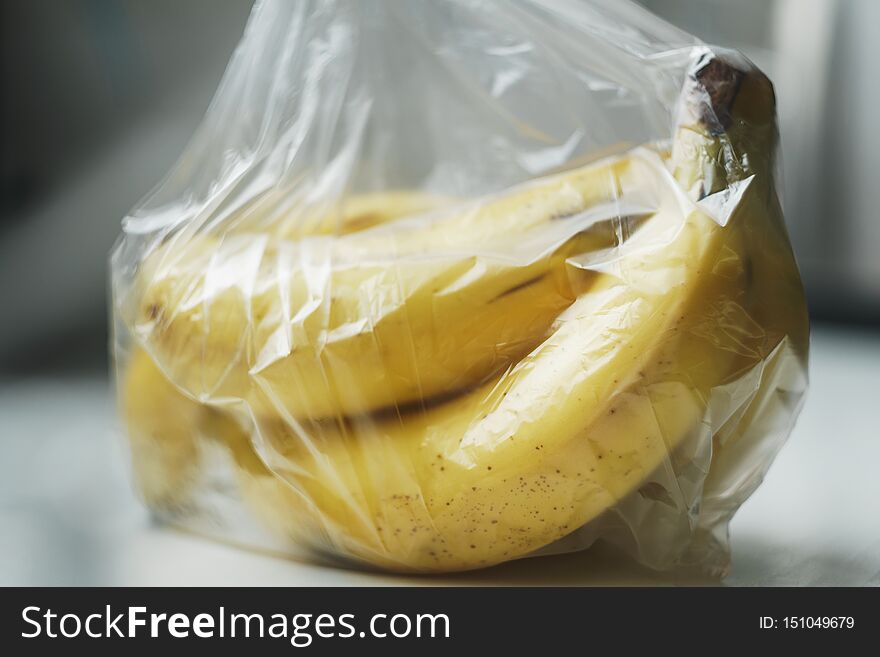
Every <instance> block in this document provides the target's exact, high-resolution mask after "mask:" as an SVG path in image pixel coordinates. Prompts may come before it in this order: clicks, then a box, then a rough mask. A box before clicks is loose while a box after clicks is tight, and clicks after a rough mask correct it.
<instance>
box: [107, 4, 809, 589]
mask: <svg viewBox="0 0 880 657" xmlns="http://www.w3.org/2000/svg"><path fill="white" fill-rule="evenodd" d="M776 147H777V131H776V119H775V100H774V95H773V89H772V85H771V84H770V82H769V81H768V80H767V79H766V77H764V76H763V74H761V73H760V72H759V71H757V70H756V69H755V68H754V67H753V66H752V65H751V64H750V63H749V62H747V61H746V60H745V59H744V58H742V57H741V56H739V55H737V54H736V53H732V52H727V51H722V50H719V49H710V48H708V47H706V46H704V45H702V44H700V43H699V42H697V41H696V40H695V39H694V38H693V37H690V36H688V35H686V34H684V33H682V32H680V31H678V30H677V29H675V28H673V27H671V26H670V25H668V24H666V23H664V22H662V21H660V20H659V19H657V18H656V17H654V16H652V15H651V14H649V13H647V12H646V11H644V10H642V9H641V8H639V7H638V6H636V5H634V4H628V3H626V2H622V1H615V2H611V1H610V0H607V1H584V0H578V1H577V2H575V1H573V0H570V1H567V0H524V1H523V2H517V3H508V2H491V1H482V2H476V1H471V0H447V1H446V2H435V1H434V0H430V1H429V0H414V1H410V2H405V3H404V2H394V1H377V2H357V1H355V0H337V1H324V0H322V1H321V2H318V1H306V0H301V1H299V2H282V1H273V0H269V1H266V2H261V3H258V5H257V6H256V8H255V9H254V12H253V16H252V17H251V20H250V22H249V24H248V26H247V29H246V31H245V34H244V37H243V40H242V42H241V45H240V46H239V48H238V50H237V51H236V53H235V55H234V57H233V59H232V62H231V64H230V66H229V69H228V71H227V73H226V75H225V77H224V79H223V82H222V84H221V86H220V89H219V90H218V92H217V95H216V97H215V99H214V101H213V103H212V105H211V107H210V109H209V111H208V113H207V116H206V118H205V120H204V123H203V125H202V126H201V127H200V129H199V130H198V132H197V133H196V135H195V137H194V138H193V140H192V141H191V143H190V144H189V145H188V146H187V147H186V149H185V150H184V153H183V156H182V157H181V159H180V161H179V162H178V164H177V165H176V166H175V168H174V169H173V170H172V171H171V173H170V175H169V176H168V177H167V178H166V180H165V181H164V182H163V183H162V184H161V185H160V186H159V187H158V188H157V189H156V190H155V191H154V192H153V193H152V194H151V195H150V196H149V197H148V198H147V199H146V200H145V201H143V202H142V203H141V204H140V205H139V206H138V207H137V208H135V209H134V210H133V211H132V212H131V214H130V215H129V216H127V217H126V218H125V219H124V221H123V235H122V237H121V239H120V241H119V243H118V244H117V246H116V248H115V250H114V253H113V256H112V273H113V285H112V292H113V325H114V335H115V355H116V363H117V379H118V389H119V404H120V408H121V414H122V418H123V421H124V425H125V430H126V434H127V437H128V441H129V444H130V447H131V450H130V452H131V459H132V466H133V471H134V475H135V479H136V483H137V486H138V488H139V490H140V492H141V494H142V496H143V498H144V499H145V501H146V503H147V504H148V505H149V507H150V508H151V509H152V510H153V511H154V512H155V513H156V514H157V515H159V516H160V517H162V518H165V519H167V520H168V521H170V522H172V523H174V524H176V525H180V526H184V527H187V528H190V529H194V530H196V531H199V532H203V533H207V534H210V535H213V536H216V537H221V538H224V539H227V540H231V541H234V542H238V543H243V544H247V545H252V546H261V547H264V548H265V547H271V548H272V549H281V550H283V551H285V552H286V553H287V554H291V555H298V556H307V557H311V558H316V559H317V558H333V559H344V560H348V561H352V562H355V563H360V564H362V565H366V566H371V567H378V568H382V569H390V570H395V571H414V572H430V571H436V572H442V571H456V570H465V569H471V568H479V567H483V566H488V565H492V564H496V563H500V562H503V561H507V560H511V559H517V558H520V557H525V556H531V555H540V554H548V553H554V552H563V551H572V550H578V549H582V548H585V547H587V546H589V545H591V544H592V543H593V542H594V541H596V540H599V539H603V540H605V541H608V542H610V543H613V544H615V545H617V546H620V548H621V549H623V550H625V551H627V552H629V553H630V554H631V555H633V556H634V557H635V559H637V560H638V561H639V562H641V563H644V564H646V565H648V566H650V567H653V568H659V569H668V568H677V567H685V566H698V567H700V568H702V569H705V570H707V571H709V572H713V573H723V572H724V570H725V568H726V566H727V563H728V547H727V544H728V542H727V526H728V522H729V520H730V518H731V517H732V515H733V513H734V512H735V511H736V509H737V508H738V507H739V505H740V504H741V503H742V502H743V501H744V500H745V499H746V498H747V497H748V496H749V494H750V493H751V492H752V491H753V490H754V489H755V487H756V486H757V485H758V484H759V483H760V481H761V479H762V477H763V475H764V473H765V472H766V470H767V468H768V467H769V465H770V462H771V461H772V459H773V457H774V455H775V454H776V452H777V451H778V450H779V448H780V447H781V445H782V443H783V441H784V440H785V439H786V437H787V435H788V433H789V431H790V429H791V427H792V424H793V422H794V420H795V417H796V415H797V413H798V410H799V408H800V405H801V401H802V398H803V395H804V392H805V389H806V379H807V376H806V371H807V368H806V361H807V343H808V323H807V316H806V309H805V303H804V298H803V293H802V288H801V283H800V278H799V275H798V271H797V268H796V265H795V262H794V258H793V255H792V252H791V249H790V246H789V241H788V238H787V235H786V232H785V228H784V223H783V218H782V214H781V210H780V206H779V202H778V200H777V193H776V190H775V179H774V156H775V151H776Z"/></svg>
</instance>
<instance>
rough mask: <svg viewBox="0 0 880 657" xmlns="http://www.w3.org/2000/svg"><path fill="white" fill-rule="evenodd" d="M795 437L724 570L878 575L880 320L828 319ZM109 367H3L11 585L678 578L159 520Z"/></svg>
mask: <svg viewBox="0 0 880 657" xmlns="http://www.w3.org/2000/svg"><path fill="white" fill-rule="evenodd" d="M811 378H812V385H811V389H810V392H809V397H808V400H807V404H806V406H805V408H804V411H803V413H802V415H801V418H800V421H799V422H798V426H797V428H796V429H795V431H794V434H793V435H792V437H791V439H790V441H789V443H788V444H787V445H786V447H785V448H784V449H783V450H782V452H781V453H780V455H779V457H778V458H777V460H776V463H775V464H774V465H773V467H772V468H771V470H770V473H769V474H768V476H767V479H766V481H765V482H764V484H763V485H762V486H761V488H759V489H758V491H757V492H756V493H755V494H754V495H753V496H752V498H751V499H750V500H749V501H748V502H747V503H746V504H745V505H744V506H743V508H742V509H741V511H740V512H739V514H738V515H737V516H736V518H735V519H734V521H733V524H732V526H731V534H732V545H733V567H732V572H731V574H730V576H729V577H727V578H726V579H725V580H724V581H723V583H724V584H727V585H869V586H878V585H880V470H878V464H880V429H878V422H877V420H878V419H880V390H878V388H880V333H874V334H871V333H866V332H857V331H848V330H842V329H832V328H825V327H822V328H817V329H815V330H814V333H813V347H812V363H811ZM115 422H116V420H115V411H114V408H113V400H112V398H111V396H110V393H109V386H108V383H107V381H106V380H104V379H101V378H97V377H92V378H75V377H68V378H58V379H49V378H35V379H28V380H16V381H12V380H6V381H0V585H31V584H33V585H166V584H167V585H256V586H263V585H327V586H331V585H361V584H363V585H389V584H390V585H402V584H426V583H427V584H437V585H446V584H499V585H507V584H511V585H532V584H546V585H568V584H573V585H581V584H648V585H651V584H674V583H697V584H702V583H708V584H712V583H717V582H714V581H711V580H684V579H682V578H681V577H675V576H669V575H664V574H658V573H653V572H650V571H647V570H645V569H643V568H640V567H638V566H636V565H634V564H632V563H630V562H629V561H627V560H626V559H624V558H622V557H618V556H616V555H614V554H613V553H611V552H609V550H608V549H607V548H605V549H593V550H590V551H587V552H585V553H580V554H573V555H564V556H559V557H545V558H541V559H524V560H521V561H518V562H514V563H509V564H505V565H502V566H498V567H495V568H492V569H488V570H484V571H479V572H475V573H470V574H467V575H456V576H450V577H431V578H424V577H422V578H412V577H397V576H388V575H377V574H371V573H362V572H355V571H349V570H342V569H336V568H331V567H322V566H314V565H310V564H305V563H299V562H296V561H291V560H286V559H281V558H278V557H274V556H270V555H266V554H259V553H254V552H247V551H243V550H240V549H237V548H235V547H232V546H227V545H223V544H220V543H215V542H211V541H209V540H205V539H201V538H198V537H195V536H190V535H187V534H184V533H181V532H178V531H175V530H171V529H168V528H164V527H160V526H156V525H154V524H152V523H151V522H150V520H149V518H148V516H147V514H146V512H145V511H144V510H143V509H142V507H141V506H140V504H139V503H138V501H137V500H136V498H135V496H134V494H133V493H132V491H131V488H130V485H129V482H128V474H127V471H126V465H125V463H124V458H123V450H122V447H121V444H120V442H119V438H118V433H117V429H116V428H115Z"/></svg>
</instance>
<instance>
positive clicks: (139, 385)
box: [118, 192, 450, 511]
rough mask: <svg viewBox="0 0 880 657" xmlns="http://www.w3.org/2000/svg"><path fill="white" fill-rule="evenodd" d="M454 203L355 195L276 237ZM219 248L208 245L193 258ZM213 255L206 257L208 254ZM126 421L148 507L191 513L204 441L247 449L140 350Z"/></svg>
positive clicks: (130, 371) (359, 225)
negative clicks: (341, 207)
mask: <svg viewBox="0 0 880 657" xmlns="http://www.w3.org/2000/svg"><path fill="white" fill-rule="evenodd" d="M448 202H450V201H449V200H448V199H443V198H440V197H437V196H431V195H427V194H420V193H416V192H384V193H374V194H365V195H356V196H353V197H351V198H350V199H348V200H347V201H346V204H345V208H344V210H343V212H341V213H338V214H331V213H324V214H322V215H315V216H313V217H312V218H311V219H310V220H308V221H302V222H293V223H292V225H289V226H288V225H286V224H282V225H281V226H277V225H275V226H272V228H273V229H274V231H275V233H274V234H275V235H276V236H278V235H281V234H284V235H285V236H287V237H293V236H295V235H297V236H300V237H302V236H306V235H330V234H351V233H354V232H357V231H359V230H364V229H365V228H368V227H371V226H377V225H380V224H383V223H388V222H391V221H393V220H395V219H398V218H400V217H403V216H406V215H409V214H412V213H417V212H424V211H427V210H430V209H433V208H436V207H439V206H441V205H443V204H444V203H448ZM261 205H262V207H261V208H260V209H259V211H258V212H252V213H250V214H249V215H248V216H247V217H246V221H243V222H241V223H240V224H237V225H236V228H239V229H240V228H241V226H242V224H245V225H247V226H249V227H251V228H253V226H254V223H255V218H254V217H255V216H256V217H258V218H259V219H260V221H261V222H262V223H261V225H264V226H265V224H266V223H267V221H266V219H267V215H268V214H269V213H268V211H267V209H266V207H265V206H266V205H267V203H266V202H265V201H264V202H263V203H262V204H261ZM208 246H211V247H215V246H216V244H215V243H214V242H211V241H209V240H208V239H206V240H203V241H200V242H197V243H196V246H195V247H193V250H194V251H195V250H199V249H203V248H204V249H207V247H208ZM205 252H206V253H207V251H205ZM155 266H156V262H155V259H153V260H151V261H148V262H147V263H145V265H144V273H143V274H142V277H143V278H145V279H147V280H149V279H150V278H152V277H153V276H154V275H155V274H156V272H155V269H154V268H155ZM118 396H119V399H120V400H121V415H122V420H123V423H124V425H125V427H126V430H127V435H128V438H129V449H130V451H131V463H132V467H133V471H134V477H135V481H136V484H137V488H138V490H139V491H140V492H141V494H142V495H143V497H144V500H145V501H146V502H147V504H148V506H150V507H151V508H153V509H155V510H160V511H163V510H167V511H171V510H173V509H176V508H180V507H182V506H185V505H186V504H187V503H188V501H189V493H190V492H191V491H192V489H193V488H194V486H195V485H196V483H197V482H198V479H199V474H200V465H201V452H202V451H203V445H204V444H205V442H204V441H205V440H206V439H210V440H219V441H220V442H222V443H229V444H241V443H242V441H246V440H247V437H246V434H243V433H242V430H241V428H240V427H239V425H238V424H237V423H236V422H234V421H233V420H231V419H230V418H229V417H228V416H227V415H226V414H223V413H221V412H220V411H218V410H216V409H213V408H211V407H210V406H207V405H204V404H200V403H198V402H196V401H193V400H192V399H190V398H188V397H187V396H186V395H185V394H183V393H182V392H181V391H180V390H179V389H178V388H177V387H176V386H175V385H174V384H172V382H171V381H170V380H169V379H168V377H167V376H166V375H165V374H164V373H163V372H162V371H161V370H160V369H159V367H158V366H157V365H156V364H155V363H154V361H153V360H152V358H151V357H150V355H149V354H148V353H147V352H145V351H144V350H143V349H141V348H135V349H134V350H133V352H132V353H131V354H129V357H128V359H127V363H126V366H125V368H124V371H123V372H122V375H121V377H120V380H119V395H118Z"/></svg>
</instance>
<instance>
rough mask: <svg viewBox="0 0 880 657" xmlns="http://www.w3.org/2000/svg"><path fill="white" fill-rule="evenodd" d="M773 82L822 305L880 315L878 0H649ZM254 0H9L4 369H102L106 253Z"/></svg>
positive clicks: (205, 95)
mask: <svg viewBox="0 0 880 657" xmlns="http://www.w3.org/2000/svg"><path fill="white" fill-rule="evenodd" d="M642 3H643V4H644V5H646V6H647V7H648V8H650V9H651V10H653V11H655V12H656V13H658V14H660V15H661V16H664V17H666V18H667V19H669V20H670V21H672V22H674V23H675V24H677V25H679V26H680V27H683V28H684V29H686V30H688V31H690V32H692V33H694V34H696V35H698V36H700V37H701V38H703V39H704V40H706V41H708V42H711V43H718V44H721V45H727V46H733V47H736V48H739V49H741V50H743V51H744V52H745V53H746V54H748V55H749V56H750V57H751V58H752V59H754V60H755V61H756V62H757V63H758V64H759V65H760V66H761V67H762V68H764V69H765V70H766V71H767V72H768V73H769V74H770V76H771V78H773V80H774V81H775V83H776V85H777V89H778V95H779V103H780V118H781V125H782V128H781V129H782V140H783V166H784V174H785V180H784V187H783V197H784V198H783V200H784V203H785V206H786V211H787V212H786V216H787V221H788V224H789V229H790V231H791V233H792V239H793V242H794V245H795V250H796V252H797V254H798V258H799V262H800V264H801V267H802V270H803V274H804V278H805V281H806V285H807V288H808V294H809V300H810V305H811V310H812V312H813V315H814V317H816V318H818V319H820V320H828V321H833V322H844V323H859V324H867V325H874V326H876V325H878V322H880V256H878V253H880V220H878V217H877V214H878V213H877V208H880V185H877V184H874V181H875V179H876V172H877V171H878V170H880V130H877V129H876V126H875V125H874V123H875V121H876V108H877V107H880V76H878V75H877V71H878V68H877V66H878V64H880V41H878V39H877V38H876V36H877V34H876V30H877V26H878V25H880V3H878V2H875V1H874V0H773V1H770V0H737V1H732V0H642ZM251 4H252V3H251V0H219V1H218V0H214V1H211V0H177V1H173V0H149V1H148V0H66V1H64V2H58V1H53V0H31V1H28V2H24V1H17V2H16V1H4V2H3V5H2V6H3V10H2V11H3V21H2V24H3V28H2V29H3V39H2V48H3V57H2V65H3V91H4V93H3V100H2V105H3V120H2V129H3V133H4V134H3V141H2V143H3V146H2V148H3V155H2V178H0V208H2V219H0V299H2V301H3V308H4V316H5V317H6V318H7V321H4V322H0V371H7V372H15V373H26V372H28V371H30V370H33V369H35V368H39V369H45V368H47V367H48V368H50V369H51V368H55V367H56V366H68V365H77V366H79V365H83V366H94V367H96V368H97V369H106V366H107V348H106V344H107V335H106V333H107V331H106V325H107V318H106V314H107V311H106V278H107V275H106V274H107V271H106V269H107V265H106V263H107V253H108V251H109V249H110V247H111V245H112V244H113V241H114V239H115V237H116V235H117V233H118V231H119V221H120V219H121V217H122V216H123V215H124V214H125V213H126V211H127V210H128V209H129V208H130V207H131V206H132V205H133V204H134V203H135V202H137V201H138V199H139V198H140V197H141V196H143V195H144V194H146V193H147V192H148V191H149V190H150V188H151V187H152V186H153V185H154V184H155V183H157V182H158V181H159V180H160V179H161V177H162V176H163V174H164V173H165V172H166V171H167V170H168V168H169V167H170V166H171V164H172V163H173V162H174V160H175V159H176V157H177V155H178V154H179V153H180V151H181V149H182V148H183V146H184V144H185V143H186V141H187V139H188V137H189V136H190V135H191V133H192V132H193V130H194V128H195V127H196V125H197V124H198V122H199V120H200V118H201V116H202V114H203V112H204V111H205V109H206V107H207V105H208V103H209V102H210V99H211V96H212V94H213V92H214V89H215V88H216V85H217V82H218V81H219V78H220V76H221V74H222V72H223V70H224V68H225V65H226V62H227V60H228V58H229V56H230V55H231V53H232V51H233V49H234V48H235V45H236V43H237V41H238V39H239V37H240V36H241V32H242V29H243V26H244V23H245V21H246V19H247V15H248V12H249V9H250V6H251Z"/></svg>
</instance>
